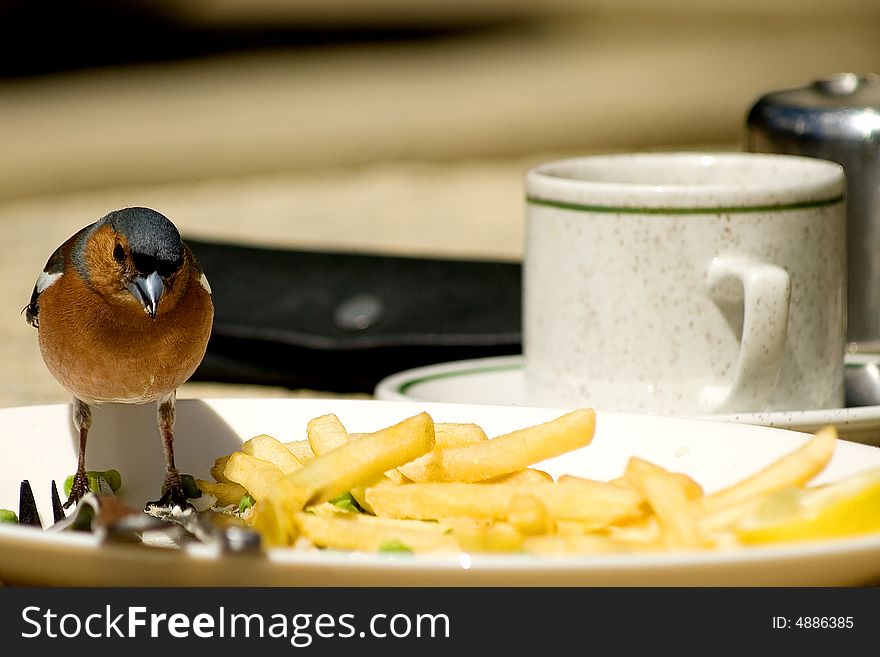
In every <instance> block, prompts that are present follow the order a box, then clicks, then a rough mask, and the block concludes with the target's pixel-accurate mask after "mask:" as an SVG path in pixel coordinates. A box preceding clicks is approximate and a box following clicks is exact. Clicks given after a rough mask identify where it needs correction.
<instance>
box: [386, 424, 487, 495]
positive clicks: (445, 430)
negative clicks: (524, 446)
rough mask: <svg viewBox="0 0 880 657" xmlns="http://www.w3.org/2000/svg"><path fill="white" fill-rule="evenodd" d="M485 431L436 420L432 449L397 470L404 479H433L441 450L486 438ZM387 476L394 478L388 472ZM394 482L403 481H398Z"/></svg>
mask: <svg viewBox="0 0 880 657" xmlns="http://www.w3.org/2000/svg"><path fill="white" fill-rule="evenodd" d="M488 439H489V438H488V436H486V432H485V431H483V429H482V427H480V426H479V425H476V424H463V423H462V424H459V423H453V422H437V423H435V424H434V449H433V450H431V451H430V452H428V453H427V454H425V455H424V456H420V457H419V458H417V459H415V460H413V461H410V462H409V463H406V464H404V465H401V466H400V467H398V468H397V470H398V471H399V472H400V473H401V474H402V475H403V476H404V478H405V480H406V481H418V482H427V481H435V479H433V476H434V474H433V473H434V472H435V470H437V468H438V464H440V463H441V459H442V452H443V450H445V449H449V448H452V447H464V446H466V445H473V444H474V443H480V442H483V441H486V440H488ZM389 477H390V478H392V479H394V477H393V475H391V474H390V473H389ZM396 483H405V482H404V481H398V482H396Z"/></svg>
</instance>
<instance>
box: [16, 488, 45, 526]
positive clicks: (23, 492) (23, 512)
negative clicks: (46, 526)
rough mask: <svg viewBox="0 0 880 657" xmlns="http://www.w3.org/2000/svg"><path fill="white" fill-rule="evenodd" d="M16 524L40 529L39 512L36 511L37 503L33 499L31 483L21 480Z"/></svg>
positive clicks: (41, 524)
mask: <svg viewBox="0 0 880 657" xmlns="http://www.w3.org/2000/svg"><path fill="white" fill-rule="evenodd" d="M18 522H19V524H22V525H31V526H32V527H42V526H43V523H42V522H41V521H40V512H39V511H38V510H37V501H36V500H35V499H34V491H33V489H32V488H31V482H29V481H28V480H27V479H24V480H22V482H21V486H20V487H19V490H18Z"/></svg>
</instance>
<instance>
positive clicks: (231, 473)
mask: <svg viewBox="0 0 880 657" xmlns="http://www.w3.org/2000/svg"><path fill="white" fill-rule="evenodd" d="M223 474H224V476H225V477H226V478H227V479H228V480H229V481H230V482H233V483H236V484H240V485H241V486H243V487H244V488H245V489H246V490H247V492H248V493H250V495H251V497H253V498H254V499H255V500H257V501H260V500H262V499H264V498H266V497H267V496H268V495H269V493H270V491H271V490H272V488H273V486H274V485H275V483H276V482H277V481H278V480H279V479H282V478H283V477H284V473H283V472H282V471H281V469H280V468H279V467H278V466H277V465H275V464H273V463H269V462H268V461H264V460H263V459H258V458H257V457H256V456H251V455H250V454H245V453H244V452H233V453H232V454H230V455H229V459H228V460H227V461H226V467H225V468H224V470H223ZM239 499H240V498H239Z"/></svg>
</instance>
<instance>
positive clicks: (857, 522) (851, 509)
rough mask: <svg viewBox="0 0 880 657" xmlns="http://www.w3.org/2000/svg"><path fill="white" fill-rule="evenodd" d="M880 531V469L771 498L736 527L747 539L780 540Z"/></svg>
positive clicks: (785, 492) (777, 493)
mask: <svg viewBox="0 0 880 657" xmlns="http://www.w3.org/2000/svg"><path fill="white" fill-rule="evenodd" d="M870 532H880V468H877V469H874V470H869V471H867V472H864V473H861V474H858V475H854V476H852V477H849V478H847V479H844V480H841V481H838V482H835V483H833V484H827V485H824V486H817V487H815V488H785V489H783V490H780V491H777V492H775V493H773V494H771V495H769V496H768V497H767V499H766V500H764V501H763V502H762V503H761V504H760V505H759V506H758V508H757V509H756V510H755V511H754V512H753V513H752V514H751V515H750V516H747V517H746V518H744V519H743V520H742V521H741V523H740V524H739V526H738V527H737V529H736V535H737V538H738V539H739V540H740V541H741V542H743V543H775V542H779V541H801V540H815V539H822V538H839V537H842V536H855V535H858V534H867V533H870Z"/></svg>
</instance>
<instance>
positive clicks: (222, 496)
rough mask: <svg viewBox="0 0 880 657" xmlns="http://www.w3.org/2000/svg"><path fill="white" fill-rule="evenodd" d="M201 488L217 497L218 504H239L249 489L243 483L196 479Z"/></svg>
mask: <svg viewBox="0 0 880 657" xmlns="http://www.w3.org/2000/svg"><path fill="white" fill-rule="evenodd" d="M196 486H198V487H199V490H200V491H202V492H203V493H207V494H208V495H213V496H214V497H215V498H217V505H218V506H229V505H230V504H234V505H238V503H239V502H240V501H241V498H242V497H244V495H245V494H246V493H247V489H245V487H244V486H242V485H241V484H234V483H225V482H222V481H218V482H213V481H206V480H205V479H196Z"/></svg>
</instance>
